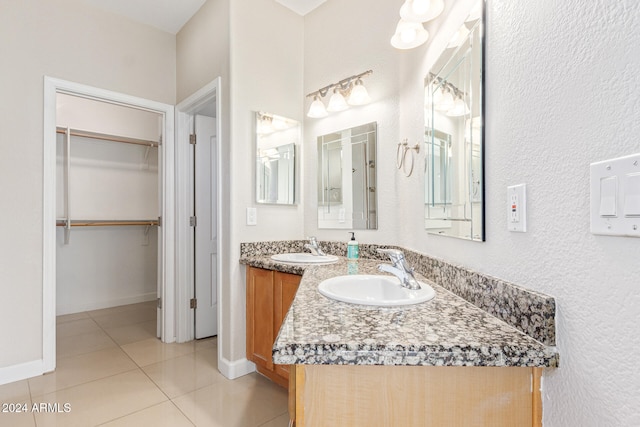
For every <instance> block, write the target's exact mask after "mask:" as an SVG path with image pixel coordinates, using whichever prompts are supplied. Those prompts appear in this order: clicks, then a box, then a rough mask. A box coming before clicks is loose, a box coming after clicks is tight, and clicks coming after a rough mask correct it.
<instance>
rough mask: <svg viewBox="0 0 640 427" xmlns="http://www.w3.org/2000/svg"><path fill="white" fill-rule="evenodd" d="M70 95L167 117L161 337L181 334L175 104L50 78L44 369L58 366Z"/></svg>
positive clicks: (45, 164)
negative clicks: (60, 137) (59, 204)
mask: <svg viewBox="0 0 640 427" xmlns="http://www.w3.org/2000/svg"><path fill="white" fill-rule="evenodd" d="M58 93H65V94H68V95H74V96H80V97H84V98H88V99H94V100H97V101H102V102H108V103H112V104H118V105H123V106H127V107H132V108H137V109H141V110H147V111H151V112H154V113H158V114H161V115H162V116H163V118H164V120H163V141H162V145H161V146H160V147H159V149H161V150H162V178H161V186H160V188H161V197H162V203H161V206H160V212H161V213H160V215H161V217H162V226H161V227H160V233H161V236H162V242H163V244H162V248H161V251H160V252H161V256H160V261H161V262H162V267H161V270H160V275H159V277H158V279H159V280H160V288H161V298H162V310H161V312H162V316H161V317H162V318H161V319H160V320H161V328H160V329H161V339H162V341H163V342H166V343H170V342H174V341H175V338H176V334H175V304H176V301H175V299H176V298H175V294H176V292H175V233H174V231H175V214H174V207H175V185H174V176H175V162H174V123H175V113H174V106H173V105H169V104H164V103H160V102H156V101H151V100H148V99H143V98H138V97H135V96H131V95H126V94H122V93H118V92H113V91H110V90H106V89H100V88H96V87H92V86H87V85H83V84H80V83H74V82H70V81H66V80H61V79H57V78H53V77H49V76H44V123H43V144H44V147H43V151H44V156H43V176H44V180H43V221H42V227H43V250H42V252H43V280H42V282H43V283H42V332H43V334H42V339H43V343H42V358H43V368H44V372H50V371H53V370H54V369H55V367H56V95H57V94H58Z"/></svg>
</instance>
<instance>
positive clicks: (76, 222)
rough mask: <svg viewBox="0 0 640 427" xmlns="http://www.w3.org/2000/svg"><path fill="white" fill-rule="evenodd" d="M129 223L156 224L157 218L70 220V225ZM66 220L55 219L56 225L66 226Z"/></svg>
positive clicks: (102, 225) (124, 224) (101, 225)
mask: <svg viewBox="0 0 640 427" xmlns="http://www.w3.org/2000/svg"><path fill="white" fill-rule="evenodd" d="M130 225H146V226H157V225H159V224H158V220H157V219H140V220H71V224H70V226H71V227H120V226H130ZM66 226H67V221H66V220H56V227H66Z"/></svg>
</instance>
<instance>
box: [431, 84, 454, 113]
mask: <svg viewBox="0 0 640 427" xmlns="http://www.w3.org/2000/svg"><path fill="white" fill-rule="evenodd" d="M454 104H455V101H454V99H453V95H452V94H451V91H450V90H449V89H447V88H444V89H443V92H442V99H441V100H440V102H439V103H438V104H437V105H436V110H439V111H449V110H450V109H452V108H453V105H454Z"/></svg>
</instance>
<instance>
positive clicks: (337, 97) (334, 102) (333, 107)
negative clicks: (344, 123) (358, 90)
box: [327, 87, 349, 113]
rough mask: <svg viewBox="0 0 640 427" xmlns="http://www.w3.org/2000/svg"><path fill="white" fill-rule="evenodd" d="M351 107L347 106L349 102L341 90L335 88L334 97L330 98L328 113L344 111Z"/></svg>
mask: <svg viewBox="0 0 640 427" xmlns="http://www.w3.org/2000/svg"><path fill="white" fill-rule="evenodd" d="M347 108H349V106H348V105H347V100H346V99H344V95H342V94H341V93H340V89H339V88H337V87H335V88H333V95H331V98H329V105H327V111H329V112H330V113H335V112H338V111H344V110H346V109H347Z"/></svg>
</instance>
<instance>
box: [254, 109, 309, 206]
mask: <svg viewBox="0 0 640 427" xmlns="http://www.w3.org/2000/svg"><path fill="white" fill-rule="evenodd" d="M299 139H300V124H299V123H298V122H296V121H295V120H291V119H287V118H285V117H281V116H276V115H274V114H268V113H261V112H258V113H256V202H257V203H272V204H278V205H293V204H295V201H296V200H295V192H296V185H295V181H296V167H295V163H296V156H295V154H296V144H297V143H298V141H299Z"/></svg>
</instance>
